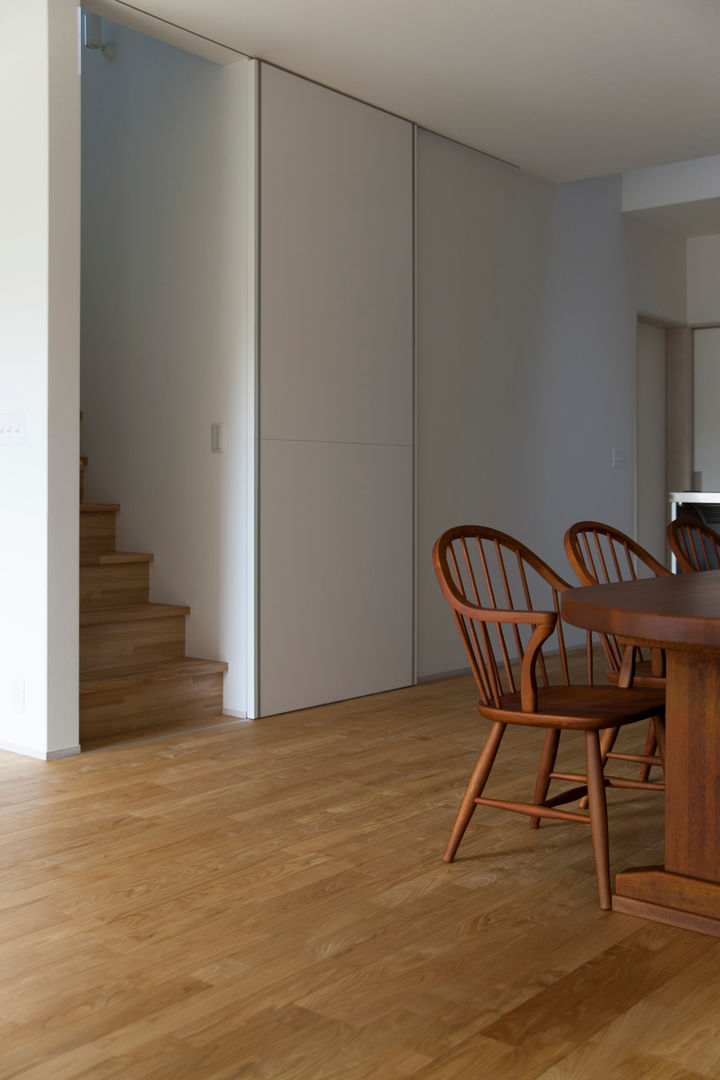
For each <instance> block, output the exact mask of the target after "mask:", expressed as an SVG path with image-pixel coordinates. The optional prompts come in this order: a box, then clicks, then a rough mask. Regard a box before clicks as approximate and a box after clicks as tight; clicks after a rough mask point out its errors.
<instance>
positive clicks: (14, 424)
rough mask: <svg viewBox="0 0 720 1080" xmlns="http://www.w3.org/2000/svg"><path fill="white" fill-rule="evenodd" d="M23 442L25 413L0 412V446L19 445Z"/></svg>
mask: <svg viewBox="0 0 720 1080" xmlns="http://www.w3.org/2000/svg"><path fill="white" fill-rule="evenodd" d="M24 442H25V413H11V412H6V413H0V446H20V445H22V443H24Z"/></svg>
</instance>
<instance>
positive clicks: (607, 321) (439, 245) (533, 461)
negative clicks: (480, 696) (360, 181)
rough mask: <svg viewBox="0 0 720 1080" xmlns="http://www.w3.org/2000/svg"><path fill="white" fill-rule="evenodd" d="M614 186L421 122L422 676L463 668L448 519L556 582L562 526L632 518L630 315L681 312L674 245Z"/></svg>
mask: <svg viewBox="0 0 720 1080" xmlns="http://www.w3.org/2000/svg"><path fill="white" fill-rule="evenodd" d="M620 193H621V186H620V178H619V177H608V178H601V179H598V180H591V181H584V182H579V183H573V184H563V185H559V186H557V187H554V188H553V187H552V186H551V185H548V184H545V183H543V182H541V181H538V180H535V179H533V178H532V177H528V176H525V175H523V174H522V173H520V172H518V171H514V170H512V169H510V168H507V167H504V166H501V165H498V164H497V163H495V162H492V161H490V160H488V159H486V158H483V157H482V155H480V154H476V153H474V152H473V151H470V150H467V149H464V148H462V147H460V146H457V145H455V144H453V143H451V142H448V141H447V140H444V139H441V138H439V137H437V136H434V135H430V134H428V133H426V132H420V138H419V145H418V241H417V243H418V461H419V480H418V521H419V524H418V531H419V538H418V563H419V566H418V590H419V596H418V636H419V647H418V651H419V660H418V667H419V675H420V676H421V677H427V676H431V675H433V674H436V673H442V672H444V671H451V670H454V669H457V668H460V667H462V666H464V665H465V660H464V654H463V652H462V648H461V645H460V641H459V638H458V640H457V641H456V640H455V639H456V638H457V637H458V635H457V633H456V631H455V629H454V627H453V625H452V623H451V619H450V615H449V612H448V611H446V610H445V607H446V605H445V602H444V601H443V599H442V597H441V595H440V591H439V588H438V586H437V582H436V581H435V577H434V574H433V571H432V565H431V551H432V545H433V543H434V541H435V539H436V538H437V536H439V534H440V533H441V532H442V531H443V530H444V529H445V528H448V527H449V526H450V525H455V524H459V523H461V522H479V523H483V524H489V525H492V526H494V527H497V528H500V529H502V530H504V531H506V532H509V533H511V534H514V535H516V536H517V537H518V538H520V539H522V540H524V541H525V542H526V543H528V544H529V545H530V547H532V548H534V549H535V550H536V551H537V552H538V554H540V555H541V556H542V557H543V558H544V559H546V560H547V561H548V562H549V563H550V564H551V565H552V566H554V567H555V568H556V569H557V570H558V571H559V572H560V573H561V574H563V575H565V576H567V577H568V578H570V577H571V571H570V568H569V567H568V565H567V562H566V560H565V556H564V552H563V547H562V538H563V534H564V532H565V529H566V528H567V527H568V526H569V525H570V524H571V523H572V522H573V521H577V520H579V519H581V518H595V519H599V520H605V521H609V522H612V523H614V524H615V525H617V526H618V527H619V528H621V529H623V530H624V531H627V532H629V533H632V532H633V531H634V524H635V520H634V519H635V508H634V487H635V484H634V468H633V462H634V448H635V328H636V312H637V311H638V310H644V311H646V312H650V313H653V314H656V315H658V316H664V317H666V318H679V319H682V317H683V315H684V298H685V277H684V243H683V241H682V240H679V239H674V238H671V237H667V238H666V237H665V236H660V237H658V236H657V235H656V234H655V231H654V230H651V229H649V228H648V227H647V226H645V225H639V224H637V223H634V226H635V225H637V227H632V228H631V230H630V231H628V230H627V229H626V228H625V227H624V224H623V220H622V217H621V206H620ZM659 258H661V259H662V260H663V265H662V266H661V267H658V266H657V265H656V263H657V260H658V259H659ZM614 447H616V448H620V449H623V450H624V451H625V461H626V467H625V468H624V469H613V468H612V464H611V461H612V449H613V448H614Z"/></svg>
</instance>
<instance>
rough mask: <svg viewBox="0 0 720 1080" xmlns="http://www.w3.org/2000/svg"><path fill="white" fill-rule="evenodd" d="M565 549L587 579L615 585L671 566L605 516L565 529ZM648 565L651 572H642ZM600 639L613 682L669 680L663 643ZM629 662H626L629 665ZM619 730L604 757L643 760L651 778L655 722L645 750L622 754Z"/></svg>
mask: <svg viewBox="0 0 720 1080" xmlns="http://www.w3.org/2000/svg"><path fill="white" fill-rule="evenodd" d="M565 552H566V554H567V557H568V562H569V563H570V565H571V566H572V568H573V570H574V571H575V574H576V575H577V578H578V581H579V582H580V584H581V585H606V584H607V585H609V584H612V583H613V582H618V581H635V580H637V578H638V577H640V576H646V577H649V576H653V575H654V576H655V577H665V576H669V575H670V571H669V570H668V569H667V567H665V566H663V565H662V563H660V562H658V560H657V559H656V558H654V557H653V556H652V555H651V554H650V552H649V551H646V550H645V548H644V547H642V546H641V545H640V544H638V542H637V541H636V540H633V539H632V537H630V536H627V535H626V534H625V533H624V532H621V531H620V529H616V528H614V527H613V526H612V525H605V524H603V523H602V522H600V521H578V522H576V524H575V525H571V526H570V528H569V529H568V530H567V532H566V533H565ZM642 568H644V569H645V570H646V571H647V573H646V574H645V575H641V573H640V572H639V571H641V569H642ZM599 637H600V643H601V645H602V648H603V652H604V653H605V658H606V660H607V664H608V670H607V677H608V679H609V680H610V682H613V683H618V682H620V683H621V684H624V685H628V684H629V683H630V681H632V684H633V685H634V686H652V687H657V688H664V686H665V655H664V653H663V652H662V650H661V649H654V650H652V651H650V650H648V652H647V654H646V653H644V652H643V650H642V649H637V648H634V647H633V646H627V647H625V648H623V646H621V644H620V642H619V641H618V639H617V637H616V636H614V635H611V634H600V635H599ZM623 662H624V663H625V668H624V670H623ZM617 735H618V732H617V731H614V732H613V731H608V732H607V734H606V735H605V736H604V738H603V743H602V751H603V763H604V762H605V760H606V759H607V758H608V757H619V758H621V759H623V760H628V759H629V760H630V761H637V762H638V764H639V765H640V766H641V769H640V779H641V780H647V778H648V776H649V773H650V768H651V766H653V765H661V764H662V762H661V760H660V758H659V757H657V756H655V750H656V747H657V733H656V730H655V725H654V724H652V723H651V724H650V725H649V728H648V734H647V739H646V741H645V748H644V752H643V753H642V754H616V753H614V752H613V750H612V748H613V746H614V745H615V740H616V738H617Z"/></svg>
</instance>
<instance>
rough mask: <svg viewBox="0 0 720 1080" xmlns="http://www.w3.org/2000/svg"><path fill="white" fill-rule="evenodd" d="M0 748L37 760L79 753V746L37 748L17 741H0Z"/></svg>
mask: <svg viewBox="0 0 720 1080" xmlns="http://www.w3.org/2000/svg"><path fill="white" fill-rule="evenodd" d="M0 750H7V752H8V753H9V754H20V755H21V756H22V757H31V758H35V759H36V760H37V761H57V760H58V759H59V758H66V757H75V755H76V754H79V753H80V747H79V746H63V747H62V748H61V749H60V750H38V749H37V748H36V747H34V746H21V745H20V744H19V743H6V742H0Z"/></svg>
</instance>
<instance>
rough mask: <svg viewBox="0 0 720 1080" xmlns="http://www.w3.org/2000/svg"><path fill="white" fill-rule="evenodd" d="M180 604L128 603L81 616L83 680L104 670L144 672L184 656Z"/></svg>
mask: <svg viewBox="0 0 720 1080" xmlns="http://www.w3.org/2000/svg"><path fill="white" fill-rule="evenodd" d="M189 612H190V608H189V607H187V606H183V605H179V604H129V605H127V606H126V607H115V608H100V609H99V610H97V611H83V612H81V613H80V677H81V679H83V680H84V679H86V678H87V677H89V676H90V674H91V673H99V672H101V671H104V670H107V669H109V670H113V669H117V670H123V671H127V672H130V671H141V670H142V669H143V668H148V667H150V666H152V665H154V664H156V663H163V662H164V661H168V660H180V659H182V657H183V656H184V655H185V616H186V615H187V614H189Z"/></svg>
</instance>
